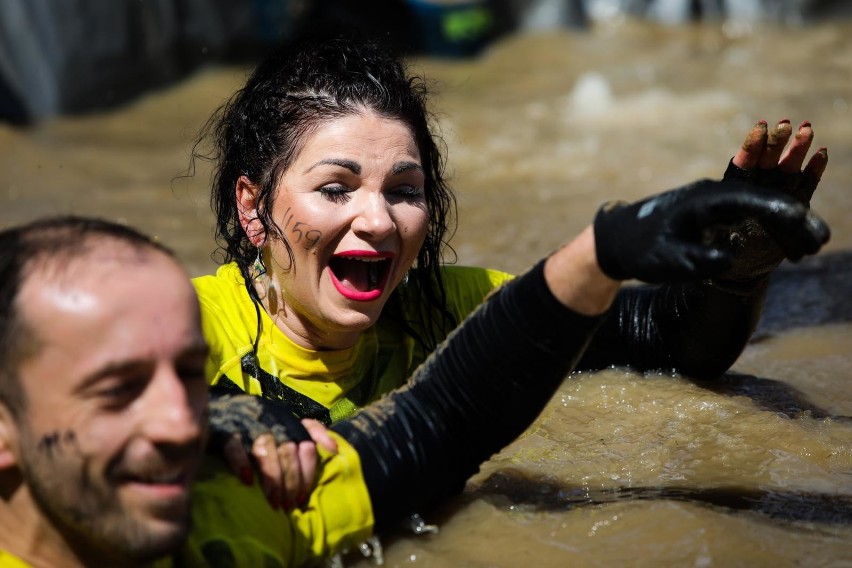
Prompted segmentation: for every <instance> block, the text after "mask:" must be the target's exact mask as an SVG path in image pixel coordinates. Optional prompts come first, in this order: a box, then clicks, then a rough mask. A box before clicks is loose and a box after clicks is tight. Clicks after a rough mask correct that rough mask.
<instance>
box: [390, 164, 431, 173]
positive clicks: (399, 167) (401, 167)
mask: <svg viewBox="0 0 852 568" xmlns="http://www.w3.org/2000/svg"><path fill="white" fill-rule="evenodd" d="M410 170H417V171H419V172H420V173H423V166H421V165H420V164H418V163H417V162H398V163H396V164H394V165H393V169H392V170H391V172H392V173H393V174H401V173H403V172H407V171H410Z"/></svg>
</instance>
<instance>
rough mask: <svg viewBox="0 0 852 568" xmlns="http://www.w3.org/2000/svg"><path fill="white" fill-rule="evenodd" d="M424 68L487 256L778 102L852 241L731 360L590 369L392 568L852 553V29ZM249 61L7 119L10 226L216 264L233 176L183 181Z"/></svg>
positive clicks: (534, 44)
mask: <svg viewBox="0 0 852 568" xmlns="http://www.w3.org/2000/svg"><path fill="white" fill-rule="evenodd" d="M414 63H415V66H416V67H417V68H419V69H422V70H423V71H424V72H425V73H426V74H427V76H428V77H430V78H432V79H434V80H436V82H437V83H438V87H439V89H440V92H441V95H440V96H439V97H435V98H434V99H433V100H434V103H435V110H436V111H437V112H438V114H439V118H440V124H441V126H442V131H443V135H444V139H445V140H446V142H447V144H448V147H449V156H450V160H449V163H450V169H451V172H452V174H453V178H452V181H453V185H454V186H455V188H456V189H457V191H458V194H459V203H460V217H461V222H460V226H459V231H458V233H457V235H456V238H455V240H454V241H453V242H454V245H455V249H456V251H457V253H458V257H459V261H460V262H461V263H464V264H482V265H486V266H491V267H495V268H502V269H506V270H511V271H520V270H523V269H524V268H526V267H527V266H529V265H530V264H531V263H532V262H534V261H535V260H536V259H537V258H539V257H540V256H541V255H543V254H545V253H546V252H547V251H549V250H550V249H552V248H553V247H555V246H557V245H558V244H559V243H561V242H563V240H565V239H567V238H569V237H570V236H572V235H574V234H576V233H577V232H579V231H580V229H581V228H582V227H583V226H584V225H586V224H587V223H589V222H590V220H591V219H592V216H593V214H594V212H595V210H596V209H597V207H598V205H599V204H600V203H601V202H602V201H604V200H606V199H611V198H624V199H635V198H639V197H641V196H644V195H647V194H650V193H653V192H656V191H659V190H663V189H668V188H671V187H674V186H677V185H680V184H683V183H686V182H688V181H691V180H693V179H696V178H699V177H719V176H720V175H721V172H722V170H723V168H724V166H725V165H726V163H727V160H728V159H729V157H730V156H731V155H732V153H733V152H734V150H735V149H736V148H737V147H738V146H739V144H740V143H741V141H742V138H743V137H744V135H745V133H746V132H747V130H748V129H749V128H750V126H751V125H752V124H753V123H754V122H755V121H756V120H757V119H761V118H763V119H766V120H768V121H770V123H771V122H773V121H775V120H777V119H780V118H783V117H787V118H790V119H791V120H792V121H793V122H794V125H795V124H798V122H800V121H802V120H806V119H807V120H810V121H812V122H813V124H814V128H815V131H816V135H817V138H816V144H817V145H825V146H827V147H828V148H829V161H830V165H829V168H828V171H827V173H826V175H825V176H824V179H823V182H822V184H821V186H820V189H819V191H818V193H817V194H816V196H815V197H814V200H813V206H814V208H815V209H816V210H817V211H818V212H819V213H820V214H821V215H822V216H823V217H824V218H825V219H826V220H828V222H829V223H830V224H831V226H832V229H833V236H832V240H831V242H830V243H829V245H828V246H827V247H826V249H825V251H824V253H822V254H821V255H820V257H818V259H816V260H811V261H809V262H806V263H804V264H802V265H799V266H797V267H794V269H790V268H787V269H785V272H782V273H781V274H780V276H785V277H786V279H785V280H783V282H781V283H779V285H778V287H777V288H773V290H774V292H773V296H771V297H770V301H769V304H768V307H767V315H766V318H765V319H764V322H763V324H762V326H761V328H760V329H759V330H758V333H757V334H756V336H755V340H754V341H753V342H752V344H751V345H750V346H749V347H748V349H747V350H746V352H745V353H744V354H743V356H742V357H741V358H740V360H739V361H738V362H737V364H736V365H735V366H734V369H733V371H732V374H731V375H729V376H728V377H726V378H725V379H724V380H722V381H719V382H717V383H715V384H712V385H699V384H695V383H694V382H692V381H690V380H687V379H685V378H682V377H670V376H647V377H643V376H640V375H637V374H634V373H630V372H626V371H623V370H609V371H605V372H601V373H595V374H584V375H581V376H577V377H572V378H571V379H570V380H568V381H566V383H565V384H564V386H563V387H562V388H561V390H560V391H559V393H558V394H557V396H556V397H555V398H554V400H553V402H552V403H551V405H550V406H549V407H548V409H547V410H546V411H545V413H544V415H543V416H542V418H541V419H540V420H539V422H538V423H537V424H535V425H534V426H533V427H532V428H531V429H530V430H529V431H528V433H527V434H526V435H525V436H523V437H522V438H521V439H520V440H518V441H517V442H516V443H515V444H513V445H512V446H510V447H509V448H507V449H506V450H505V451H504V452H503V453H501V454H500V455H498V456H496V457H495V458H494V459H492V460H491V461H490V462H488V463H487V464H486V465H485V466H484V467H483V469H482V473H481V474H480V475H479V476H477V477H476V478H475V479H474V480H472V482H471V484H470V486H469V488H468V490H467V492H466V493H465V494H464V495H463V496H462V497H460V498H459V499H458V500H456V501H454V502H453V503H451V504H449V505H448V506H447V507H446V508H445V509H444V510H442V511H439V512H437V513H434V514H431V515H429V516H428V517H427V521H429V522H437V523H438V524H439V525H440V532H439V533H438V534H437V535H428V536H419V537H415V536H408V535H402V534H401V535H399V536H396V537H392V538H391V537H386V538H384V539H383V544H384V555H385V564H386V565H387V566H408V565H413V566H421V567H431V566H441V567H443V566H470V567H480V566H482V567H485V566H500V567H514V566H528V565H532V566H544V567H547V566H554V567H557V566H558V567H562V566H569V565H570V566H622V565H624V566H697V567H705V566H725V567H727V566H832V567H835V566H852V422H850V420H849V419H848V418H844V417H848V416H852V300H850V299H849V296H850V292H852V269H850V266H852V260H850V259H852V256H850V255H849V254H848V251H850V250H852V187H850V185H852V184H850V181H852V135H850V130H852V129H850V126H852V108H850V106H852V24H849V23H837V24H828V25H821V26H818V27H810V28H804V29H797V30H781V29H762V30H758V31H752V32H750V33H747V30H737V29H728V30H727V33H726V31H725V30H723V29H721V28H720V27H719V26H708V27H700V28H686V27H681V28H665V27H658V26H654V25H651V24H637V23H626V24H620V25H600V26H599V27H597V28H596V29H595V30H594V31H592V32H588V33H577V32H574V33H568V32H564V33H557V32H552V33H548V34H546V35H538V36H533V35H530V36H518V37H514V38H508V39H506V40H504V41H501V42H500V43H498V44H495V45H493V46H492V47H491V49H489V50H488V51H487V52H486V53H485V54H483V55H482V56H481V57H480V58H478V59H476V60H472V61H464V62H459V61H455V62H452V61H430V60H420V61H416V62H414ZM244 77H245V73H244V71H243V70H242V69H236V68H227V69H214V70H208V71H205V72H203V73H200V74H198V75H196V76H194V77H193V78H191V79H190V80H188V81H186V82H184V83H183V84H181V85H178V86H176V87H174V88H172V89H170V90H168V91H164V92H159V93H156V94H153V95H150V96H148V97H146V98H144V99H142V100H140V101H137V102H136V103H135V104H133V105H131V106H128V107H126V108H122V109H119V110H116V111H111V112H108V113H104V114H98V115H92V116H88V117H83V118H64V119H61V120H57V121H53V122H50V123H45V124H43V125H40V126H39V127H37V128H34V129H32V130H28V131H14V130H11V129H8V128H5V127H2V126H0V150H2V151H0V204H2V207H0V225H3V226H5V225H8V224H11V223H17V222H21V221H24V220H28V219H31V218H34V217H36V216H38V215H42V214H48V213H66V212H75V213H86V214H101V215H106V216H109V217H111V218H121V219H125V220H126V221H127V222H129V223H131V224H133V225H136V226H139V227H141V228H142V229H144V230H146V231H149V232H151V233H154V234H156V235H157V236H158V237H159V238H161V239H162V240H163V241H164V242H165V243H167V244H169V245H171V246H172V247H174V248H175V249H176V250H177V251H178V253H179V255H180V256H181V258H182V259H183V260H184V261H185V262H186V264H187V266H188V267H189V269H190V271H191V272H192V273H193V274H201V273H206V272H209V271H212V270H213V268H214V265H213V262H212V261H211V260H210V253H211V251H212V230H211V215H210V213H209V210H208V206H207V195H206V191H205V188H206V184H207V179H208V174H209V170H208V169H206V166H203V165H202V167H201V168H199V171H198V174H197V175H196V177H195V178H193V179H191V180H186V179H174V178H175V176H176V175H177V174H179V173H180V172H181V171H182V170H184V169H185V168H186V166H187V157H188V151H189V145H190V140H191V139H192V136H193V134H194V132H195V131H196V130H197V129H198V128H199V126H200V124H201V123H202V122H203V121H204V119H205V118H206V117H207V115H208V114H209V113H210V112H211V111H212V109H213V108H214V107H215V106H217V105H218V104H219V103H220V102H221V101H222V100H224V98H226V97H227V96H228V95H229V94H230V93H231V92H232V91H233V90H234V89H235V88H236V87H237V86H238V85H239V84H240V83H241V82H242V81H243V79H244ZM782 284H783V286H782ZM347 560H348V562H347V563H348V564H355V565H357V566H369V565H371V561H367V560H362V561H357V559H353V558H348V559H347Z"/></svg>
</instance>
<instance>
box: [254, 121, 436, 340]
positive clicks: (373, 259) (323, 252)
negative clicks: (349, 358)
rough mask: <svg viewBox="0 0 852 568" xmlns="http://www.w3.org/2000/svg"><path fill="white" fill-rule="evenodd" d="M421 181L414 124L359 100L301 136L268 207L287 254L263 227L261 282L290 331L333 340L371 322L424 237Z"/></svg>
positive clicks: (269, 302)
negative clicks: (359, 107)
mask: <svg viewBox="0 0 852 568" xmlns="http://www.w3.org/2000/svg"><path fill="white" fill-rule="evenodd" d="M424 182H425V175H424V172H423V167H422V164H421V162H420V152H419V151H418V149H417V145H416V144H415V141H414V137H413V135H412V132H411V130H410V128H409V127H408V126H407V125H406V124H405V123H403V122H401V121H399V120H394V119H388V118H382V117H380V116H378V115H376V114H374V113H373V112H371V111H367V110H364V111H363V112H362V113H359V114H351V115H347V116H345V117H342V118H336V119H333V120H330V121H327V122H324V123H321V124H320V126H319V127H318V128H317V129H316V130H314V131H313V132H312V133H311V134H310V135H308V136H307V137H306V139H305V140H304V141H303V145H302V147H301V149H300V150H299V152H298V154H297V155H296V157H295V160H294V161H293V163H292V164H291V165H290V167H289V168H288V169H287V170H286V171H285V172H284V174H283V175H282V177H281V179H280V180H279V182H278V185H277V188H276V193H275V195H274V196H273V202H272V207H271V216H272V220H273V221H274V223H275V224H276V225H277V226H278V229H279V230H280V232H281V234H282V235H283V237H284V238H285V239H287V242H288V243H289V244H290V248H291V249H292V251H293V263H292V266H291V263H290V258H289V256H288V252H287V249H286V247H285V245H284V243H282V242H281V240H280V239H279V238H278V237H277V236H275V235H271V234H270V235H267V239H266V244H265V247H264V249H265V251H264V252H265V253H266V254H267V255H268V256H267V258H268V262H267V263H266V264H267V270H268V271H269V273H268V275H267V278H268V279H266V280H264V279H261V281H260V288H261V289H260V290H259V292H260V293H261V297H263V294H267V296H266V307H267V308H268V310H269V313H270V314H271V315H272V316H273V318H274V319H275V321H276V324H277V325H278V326H279V327H280V328H281V329H282V330H283V331H284V332H285V333H286V334H287V335H288V336H289V337H290V338H291V339H293V340H294V341H295V342H296V343H298V344H300V345H302V346H305V347H309V348H313V349H340V348H345V347H348V346H351V345H352V344H353V343H354V342H355V340H356V339H357V337H358V335H359V334H360V332H361V331H363V330H364V329H366V328H368V327H370V326H371V325H373V324H374V323H375V322H376V320H377V319H378V317H379V315H380V313H381V311H382V308H383V307H384V305H385V303H386V302H387V300H388V297H389V296H390V294H391V292H392V291H393V290H394V288H395V287H396V286H397V285H398V284H399V283H400V281H401V280H402V278H403V277H404V275H405V273H406V271H407V270H408V269H409V268H410V267H411V265H412V263H413V262H414V260H415V259H416V257H417V253H418V252H419V250H420V248H421V246H422V245H423V241H424V239H425V236H426V231H427V226H428V223H429V215H428V211H427V207H426V199H425V197H424ZM243 193H245V191H244V192H243ZM249 193H250V191H249ZM240 195H241V191H240V187H239V185H238V188H237V196H238V199H239V198H240ZM243 205H246V203H245V202H243ZM245 210H246V209H245V208H244V209H243V211H245ZM249 234H251V233H250V232H249ZM270 257H271V258H270Z"/></svg>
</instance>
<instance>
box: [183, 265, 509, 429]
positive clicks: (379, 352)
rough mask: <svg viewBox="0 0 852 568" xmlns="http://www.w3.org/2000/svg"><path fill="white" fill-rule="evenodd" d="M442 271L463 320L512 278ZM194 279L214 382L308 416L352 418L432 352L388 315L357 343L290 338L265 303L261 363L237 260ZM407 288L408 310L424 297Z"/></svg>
mask: <svg viewBox="0 0 852 568" xmlns="http://www.w3.org/2000/svg"><path fill="white" fill-rule="evenodd" d="M441 274H442V279H443V282H444V286H445V288H446V292H447V308H448V311H449V312H450V313H451V314H452V315H453V316H454V317H455V319H456V321H457V322H461V320H463V319H464V318H465V317H466V316H467V315H468V314H469V313H470V312H471V311H473V309H474V308H475V307H476V306H478V305H479V304H480V303H481V302H482V300H483V298H485V296H486V295H487V294H488V293H489V292H490V291H491V290H493V289H494V288H495V287H497V286H498V285H500V284H501V283H503V282H505V281H506V280H509V279H510V278H512V275H510V274H507V273H504V272H499V271H495V270H487V269H484V268H470V267H457V266H450V267H444V268H443V269H442V273H441ZM193 284H194V285H195V288H196V291H197V293H198V297H199V301H200V304H201V314H202V316H201V317H202V326H203V328H204V335H205V337H206V338H207V341H208V343H209V344H210V356H209V358H208V360H207V369H206V372H207V380H208V382H209V383H210V384H217V383H219V382H220V381H223V379H227V381H229V382H231V383H233V384H235V385H237V386H238V387H239V388H240V389H242V390H244V391H245V392H248V393H250V394H254V395H262V396H266V397H268V398H277V399H281V400H285V401H287V402H288V403H289V404H290V405H291V406H292V407H293V408H294V409H295V411H296V413H297V414H299V415H300V416H302V417H312V418H317V419H319V420H322V421H324V422H326V423H330V422H336V421H338V420H340V419H341V418H345V417H347V416H350V415H351V414H352V413H353V412H354V411H355V410H356V409H357V408H359V407H361V406H364V405H366V404H367V403H369V402H371V401H373V400H376V399H377V398H379V396H381V395H382V394H384V393H386V392H388V391H390V390H393V389H395V388H396V387H398V386H400V385H402V384H403V383H405V381H406V380H407V379H408V377H409V376H410V375H411V373H412V371H413V370H414V369H415V368H416V367H417V365H419V364H420V363H421V362H422V361H423V360H424V359H425V357H426V356H427V355H428V353H423V352H422V350H421V349H420V348H419V347H418V346H417V345H416V343H415V341H414V339H413V338H412V337H411V336H410V335H408V334H407V333H405V331H403V329H402V328H401V326H399V324H398V323H396V322H395V321H393V320H392V318H390V317H387V316H386V315H382V317H381V318H380V319H379V321H378V323H377V324H376V325H375V326H373V327H372V328H370V329H368V330H366V331H365V332H364V333H362V334H361V336H360V338H359V339H358V341H357V343H356V344H355V345H354V346H353V347H351V348H349V349H342V350H338V351H313V350H309V349H304V348H302V347H299V346H298V345H296V344H295V343H293V342H292V341H290V339H288V338H287V336H286V335H284V333H283V332H282V331H281V330H280V329H279V328H278V327H276V325H275V324H274V323H273V321H272V319H271V318H270V317H269V315H268V314H267V313H266V312H265V311H263V310H262V309H261V310H260V318H261V330H262V331H261V333H260V338H259V340H258V349H257V360H256V362H255V360H254V358H253V354H252V351H253V350H252V346H253V343H254V340H255V337H256V335H257V327H258V325H257V324H258V322H257V310H256V309H255V306H254V303H253V302H252V300H251V298H250V297H249V295H248V292H247V291H246V288H245V284H244V281H243V278H242V275H241V274H240V272H239V269H238V268H237V266H236V264H233V263H232V264H226V265H224V266H221V267H220V268H219V269H218V270H217V271H216V274H215V275H210V276H202V277H199V278H195V279H194V280H193ZM399 292H400V294H399V295H400V298H401V303H402V309H403V310H404V311H405V310H407V309H411V306H412V305H413V303H414V302H415V301H416V298H411V297H407V296H406V291H405V289H404V288H403V289H401V290H400V291H399ZM386 311H387V310H386ZM436 319H437V318H436Z"/></svg>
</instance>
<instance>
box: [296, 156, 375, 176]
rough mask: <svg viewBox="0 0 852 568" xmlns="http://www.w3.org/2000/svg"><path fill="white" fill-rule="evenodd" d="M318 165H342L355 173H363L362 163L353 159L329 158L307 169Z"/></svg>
mask: <svg viewBox="0 0 852 568" xmlns="http://www.w3.org/2000/svg"><path fill="white" fill-rule="evenodd" d="M318 166H340V167H341V168H346V169H347V170H349V171H351V172H352V173H353V174H356V175H361V165H360V164H358V163H357V162H353V161H352V160H343V159H340V158H328V159H326V160H320V161H319V162H317V163H316V164H314V165H312V166H311V167H309V168H308V169H307V170H306V171H308V172H309V171H311V170H312V169H314V168H316V167H318Z"/></svg>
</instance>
